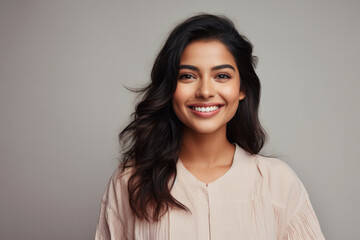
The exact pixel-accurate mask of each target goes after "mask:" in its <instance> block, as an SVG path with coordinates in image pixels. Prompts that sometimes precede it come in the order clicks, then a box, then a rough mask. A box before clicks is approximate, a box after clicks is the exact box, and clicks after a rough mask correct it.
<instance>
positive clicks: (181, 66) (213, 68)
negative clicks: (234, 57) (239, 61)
mask: <svg viewBox="0 0 360 240" xmlns="http://www.w3.org/2000/svg"><path fill="white" fill-rule="evenodd" d="M223 68H230V69H232V70H234V71H235V68H234V67H233V66H231V65H230V64H222V65H218V66H215V67H212V68H211V71H215V70H219V69H223ZM180 69H190V70H194V71H198V72H199V71H200V70H199V68H197V67H195V66H193V65H180V66H179V70H180Z"/></svg>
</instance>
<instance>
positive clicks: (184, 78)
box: [179, 73, 195, 80]
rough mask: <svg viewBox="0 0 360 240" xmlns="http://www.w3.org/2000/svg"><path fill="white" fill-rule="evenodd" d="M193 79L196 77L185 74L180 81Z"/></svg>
mask: <svg viewBox="0 0 360 240" xmlns="http://www.w3.org/2000/svg"><path fill="white" fill-rule="evenodd" d="M192 78H195V77H194V76H193V75H191V74H188V73H184V74H181V75H180V77H179V80H187V79H192Z"/></svg>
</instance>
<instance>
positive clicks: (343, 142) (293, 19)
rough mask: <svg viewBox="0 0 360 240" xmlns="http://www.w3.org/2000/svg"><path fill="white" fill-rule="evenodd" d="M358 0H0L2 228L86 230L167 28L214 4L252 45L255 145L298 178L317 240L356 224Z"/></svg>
mask: <svg viewBox="0 0 360 240" xmlns="http://www.w3.org/2000/svg"><path fill="white" fill-rule="evenodd" d="M359 10H360V4H359V2H358V1H337V2H333V1H301V3H300V2H295V1H271V2H270V1H262V2H255V1H246V2H245V1H239V0H237V1H224V0H223V1H181V2H180V1H142V2H140V1H3V0H2V1H1V2H0V114H1V118H0V157H1V165H0V193H1V195H0V233H1V234H0V235H1V238H2V239H92V238H93V236H94V232H95V226H96V223H97V220H98V216H99V207H100V199H101V196H102V194H103V191H104V189H105V186H106V184H107V182H108V179H109V177H110V175H111V173H112V171H113V170H114V169H115V167H116V165H117V158H118V152H119V147H118V142H117V134H118V132H119V131H120V130H121V129H122V128H123V127H124V126H125V125H126V123H127V122H128V120H129V115H130V113H131V112H132V111H133V108H134V103H135V100H136V99H135V95H134V94H132V93H130V92H129V91H127V90H126V89H125V88H124V86H123V85H126V86H130V87H139V86H144V84H145V83H146V82H147V81H148V79H149V72H150V69H151V65H152V63H153V60H154V58H155V55H156V53H157V52H158V51H159V49H160V47H161V45H162V44H163V42H164V40H165V38H166V36H167V34H168V33H169V31H170V30H171V29H172V27H173V26H174V25H175V24H176V23H178V22H180V21H181V20H182V19H184V18H186V17H189V16H191V15H192V14H194V13H197V12H210V13H222V14H225V15H227V16H228V17H230V18H231V19H233V20H234V22H235V23H236V25H237V27H238V29H239V31H240V32H242V33H243V34H245V35H246V36H247V37H248V38H249V39H250V40H251V41H252V43H253V44H254V46H255V54H256V55H257V56H258V57H259V59H260V61H259V64H258V68H257V72H258V74H259V77H260V79H261V81H262V87H263V88H262V90H263V91H262V92H263V94H262V102H261V109H260V110H261V111H260V114H261V120H262V123H263V125H264V127H265V129H266V130H267V132H268V134H269V136H270V139H269V142H268V144H267V145H266V147H265V148H264V151H263V153H266V154H274V155H276V156H278V157H279V158H281V159H282V160H284V161H285V162H287V163H288V164H289V165H290V166H291V167H292V168H293V169H294V170H295V172H296V173H297V174H298V176H299V177H300V179H301V180H302V181H303V183H304V185H305V187H306V188H307V190H308V192H309V195H310V199H311V201H312V204H313V207H314V209H315V212H316V214H317V216H318V219H319V221H320V224H321V226H322V230H323V232H324V235H325V237H326V238H327V239H355V238H356V237H358V236H359V235H360V231H359V226H358V224H359V213H360V212H359V202H360V199H359V198H360V197H359V182H360V179H359V174H358V172H359V170H358V169H359V167H360V165H359V155H360V151H359V149H360V147H359V146H358V140H359V139H360V131H359V122H360V108H359V106H358V105H359V102H360V97H359V94H358V92H359V90H360V83H359V67H360V66H359V63H360V47H359V43H360V33H359V26H358V24H359V23H360V14H359Z"/></svg>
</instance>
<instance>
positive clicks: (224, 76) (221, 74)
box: [216, 73, 231, 79]
mask: <svg viewBox="0 0 360 240" xmlns="http://www.w3.org/2000/svg"><path fill="white" fill-rule="evenodd" d="M216 78H219V79H230V78H231V77H230V75H228V74H225V73H220V74H218V75H217V76H216Z"/></svg>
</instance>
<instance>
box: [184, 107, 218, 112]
mask: <svg viewBox="0 0 360 240" xmlns="http://www.w3.org/2000/svg"><path fill="white" fill-rule="evenodd" d="M220 107H221V106H219V105H216V106H210V107H195V106H190V108H191V109H192V110H194V111H196V112H203V113H207V112H213V111H216V110H218V109H219V108H220Z"/></svg>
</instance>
